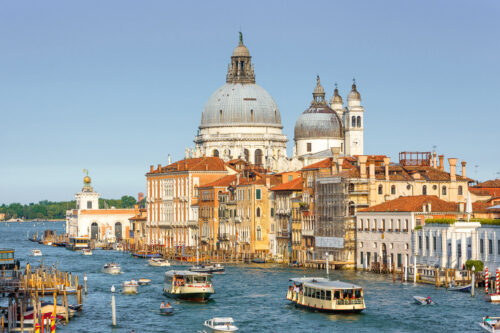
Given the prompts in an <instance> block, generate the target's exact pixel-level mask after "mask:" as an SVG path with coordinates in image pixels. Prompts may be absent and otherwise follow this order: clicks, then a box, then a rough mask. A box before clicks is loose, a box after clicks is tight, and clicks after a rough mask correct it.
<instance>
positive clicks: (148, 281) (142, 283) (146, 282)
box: [137, 278, 151, 286]
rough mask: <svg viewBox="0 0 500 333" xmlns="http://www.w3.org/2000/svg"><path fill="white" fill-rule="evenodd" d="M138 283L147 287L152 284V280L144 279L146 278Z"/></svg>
mask: <svg viewBox="0 0 500 333" xmlns="http://www.w3.org/2000/svg"><path fill="white" fill-rule="evenodd" d="M137 282H139V284H140V285H141V286H145V285H148V284H150V283H151V280H150V279H144V278H142V279H139V280H138V281H137Z"/></svg>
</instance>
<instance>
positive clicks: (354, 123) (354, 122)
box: [351, 116, 356, 127]
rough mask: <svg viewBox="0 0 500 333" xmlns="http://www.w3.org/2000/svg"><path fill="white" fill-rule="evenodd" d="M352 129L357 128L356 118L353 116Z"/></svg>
mask: <svg viewBox="0 0 500 333" xmlns="http://www.w3.org/2000/svg"><path fill="white" fill-rule="evenodd" d="M351 127H356V117H355V116H352V124H351Z"/></svg>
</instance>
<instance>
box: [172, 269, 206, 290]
mask: <svg viewBox="0 0 500 333" xmlns="http://www.w3.org/2000/svg"><path fill="white" fill-rule="evenodd" d="M210 283H211V276H210V274H204V273H197V272H188V271H169V272H167V273H165V285H170V286H174V287H176V286H178V287H182V286H185V285H190V284H210Z"/></svg>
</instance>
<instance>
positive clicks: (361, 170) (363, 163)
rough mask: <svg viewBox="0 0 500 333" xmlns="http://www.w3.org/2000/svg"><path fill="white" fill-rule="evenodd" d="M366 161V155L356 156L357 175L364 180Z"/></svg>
mask: <svg viewBox="0 0 500 333" xmlns="http://www.w3.org/2000/svg"><path fill="white" fill-rule="evenodd" d="M367 160H368V156H366V155H359V156H358V161H359V175H360V177H361V178H366V161H367Z"/></svg>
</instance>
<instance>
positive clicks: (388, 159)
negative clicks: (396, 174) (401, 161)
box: [384, 157, 391, 180]
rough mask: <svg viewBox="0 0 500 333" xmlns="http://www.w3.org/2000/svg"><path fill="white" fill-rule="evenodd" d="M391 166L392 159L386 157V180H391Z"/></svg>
mask: <svg viewBox="0 0 500 333" xmlns="http://www.w3.org/2000/svg"><path fill="white" fill-rule="evenodd" d="M389 164H391V158H390V157H384V171H385V180H389Z"/></svg>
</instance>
